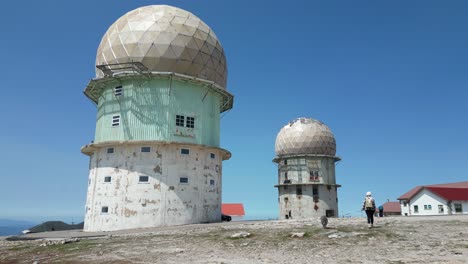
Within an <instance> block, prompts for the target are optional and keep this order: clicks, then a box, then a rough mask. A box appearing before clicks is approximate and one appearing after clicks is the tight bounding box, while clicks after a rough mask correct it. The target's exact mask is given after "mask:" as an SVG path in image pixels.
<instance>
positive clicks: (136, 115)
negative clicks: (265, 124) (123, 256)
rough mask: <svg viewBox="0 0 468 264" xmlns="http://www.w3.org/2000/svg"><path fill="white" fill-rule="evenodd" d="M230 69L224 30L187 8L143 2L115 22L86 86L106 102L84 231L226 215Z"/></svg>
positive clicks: (92, 151)
mask: <svg viewBox="0 0 468 264" xmlns="http://www.w3.org/2000/svg"><path fill="white" fill-rule="evenodd" d="M226 78H227V67H226V60H225V55H224V51H223V48H222V46H221V44H220V42H219V41H218V39H217V37H216V35H215V34H214V32H213V31H212V30H211V29H210V28H209V27H208V26H207V25H206V24H205V23H204V22H203V21H201V20H200V19H199V18H198V17H196V16H195V15H193V14H191V13H189V12H187V11H185V10H182V9H179V8H175V7H171V6H164V5H153V6H146V7H141V8H138V9H135V10H133V11H130V12H129V13H127V14H125V15H124V16H122V17H121V18H119V19H118V20H117V21H116V22H115V23H114V24H113V25H112V26H111V27H110V28H109V29H108V31H107V32H106V34H105V35H104V37H103V39H102V41H101V44H100V46H99V48H98V52H97V58H96V78H95V79H93V80H91V81H90V82H89V84H88V85H87V87H86V89H85V91H84V93H85V95H86V96H87V97H88V98H89V99H90V100H92V101H93V102H94V103H96V105H97V110H98V111H97V120H96V134H95V138H94V141H93V143H91V144H88V145H86V146H84V147H83V148H82V152H83V153H84V154H86V155H89V156H90V174H89V186H88V195H87V202H86V217H85V231H105V230H120V229H129V228H141V227H153V226H161V225H179V224H189V223H201V222H216V221H220V219H221V186H222V185H221V183H222V169H221V168H222V161H223V160H226V159H229V158H230V156H231V154H230V153H229V152H228V151H227V150H224V149H221V148H220V142H219V141H220V140H219V138H220V113H222V112H224V111H227V110H229V109H231V108H232V106H233V96H232V95H231V94H230V93H229V92H227V90H226Z"/></svg>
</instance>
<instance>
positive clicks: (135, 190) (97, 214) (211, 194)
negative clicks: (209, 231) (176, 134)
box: [84, 144, 222, 231]
mask: <svg viewBox="0 0 468 264" xmlns="http://www.w3.org/2000/svg"><path fill="white" fill-rule="evenodd" d="M141 147H151V150H150V152H141ZM182 148H184V149H189V154H181V149H182ZM211 154H214V158H213V157H212V155H211ZM221 155H222V153H221V151H220V150H219V149H216V148H208V147H202V146H194V145H188V146H184V145H183V144H164V145H162V144H161V145H158V144H153V145H144V146H138V145H125V144H124V145H119V146H116V147H114V153H107V147H103V148H100V149H98V150H96V151H95V152H94V154H93V155H92V156H91V162H90V174H89V186H88V195H87V202H86V217H85V226H84V230H85V231H110V230H121V229H131V228H142V227H154V226H162V225H181V224H190V223H202V222H218V221H220V220H221V186H222V185H221V184H222V182H221V175H222V171H221V169H222V167H221V166H222V157H221ZM106 176H110V177H111V181H110V182H105V177H106ZM140 176H149V177H148V182H139V178H140ZM180 177H187V178H188V183H181V182H180ZM103 207H108V212H107V213H103V212H102V208H103Z"/></svg>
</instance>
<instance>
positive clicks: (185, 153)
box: [180, 149, 190, 155]
mask: <svg viewBox="0 0 468 264" xmlns="http://www.w3.org/2000/svg"><path fill="white" fill-rule="evenodd" d="M180 154H183V155H188V154H190V150H189V149H181V150H180Z"/></svg>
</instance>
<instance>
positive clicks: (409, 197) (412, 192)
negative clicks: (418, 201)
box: [397, 186, 424, 200]
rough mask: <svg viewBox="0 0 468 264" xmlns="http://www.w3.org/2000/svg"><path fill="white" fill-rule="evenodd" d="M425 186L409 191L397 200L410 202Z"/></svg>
mask: <svg viewBox="0 0 468 264" xmlns="http://www.w3.org/2000/svg"><path fill="white" fill-rule="evenodd" d="M423 188H424V186H416V187H414V188H413V189H411V190H409V192H407V193H405V194H403V195H402V196H400V197H398V198H397V200H409V199H411V198H413V196H415V195H416V194H417V193H418V192H420V191H421V190H422V189H423Z"/></svg>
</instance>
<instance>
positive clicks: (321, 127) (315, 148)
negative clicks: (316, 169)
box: [275, 118, 336, 156]
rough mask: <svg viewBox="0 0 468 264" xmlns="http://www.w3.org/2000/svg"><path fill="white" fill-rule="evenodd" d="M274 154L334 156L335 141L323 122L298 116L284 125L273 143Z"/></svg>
mask: <svg viewBox="0 0 468 264" xmlns="http://www.w3.org/2000/svg"><path fill="white" fill-rule="evenodd" d="M275 152H276V155H278V156H280V155H298V154H309V155H324V156H335V154H336V141H335V137H334V136H333V133H332V132H331V131H330V128H328V127H327V126H326V125H325V124H324V123H322V122H320V121H318V120H315V119H311V118H298V119H295V120H293V121H291V122H289V123H288V124H287V125H285V126H284V127H283V128H282V129H281V130H280V132H279V133H278V136H276V143H275Z"/></svg>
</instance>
